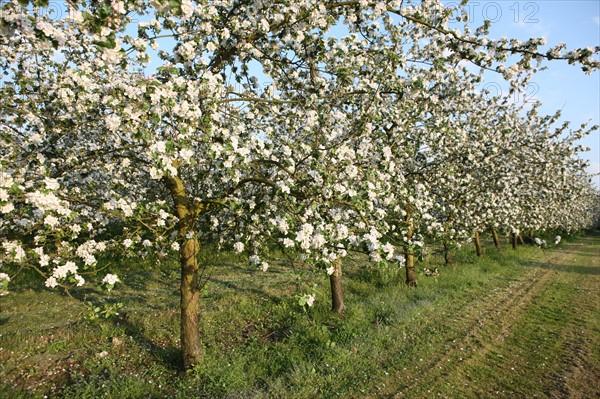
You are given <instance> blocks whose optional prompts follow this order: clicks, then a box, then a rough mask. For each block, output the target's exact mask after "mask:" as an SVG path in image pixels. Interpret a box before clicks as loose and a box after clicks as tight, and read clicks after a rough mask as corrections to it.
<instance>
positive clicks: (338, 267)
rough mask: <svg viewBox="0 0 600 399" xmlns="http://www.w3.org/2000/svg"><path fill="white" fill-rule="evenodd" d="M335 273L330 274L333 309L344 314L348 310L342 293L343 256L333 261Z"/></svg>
mask: <svg viewBox="0 0 600 399" xmlns="http://www.w3.org/2000/svg"><path fill="white" fill-rule="evenodd" d="M332 266H333V273H332V274H331V275H329V282H330V283H331V310H332V311H334V312H336V313H338V314H343V313H344V312H345V311H346V305H344V296H343V294H342V258H338V259H336V260H334V261H333V263H332Z"/></svg>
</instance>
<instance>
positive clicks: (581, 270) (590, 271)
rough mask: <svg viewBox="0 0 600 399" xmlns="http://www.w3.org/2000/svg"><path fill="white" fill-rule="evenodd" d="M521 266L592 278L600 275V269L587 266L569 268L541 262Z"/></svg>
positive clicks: (569, 266) (568, 266)
mask: <svg viewBox="0 0 600 399" xmlns="http://www.w3.org/2000/svg"><path fill="white" fill-rule="evenodd" d="M523 266H525V267H533V268H539V269H546V270H557V271H560V272H567V273H577V274H584V275H592V276H598V275H600V268H597V267H589V266H571V265H560V264H550V263H543V262H526V263H524V264H523Z"/></svg>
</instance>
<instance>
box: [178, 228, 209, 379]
mask: <svg viewBox="0 0 600 399" xmlns="http://www.w3.org/2000/svg"><path fill="white" fill-rule="evenodd" d="M199 249H200V245H199V243H198V239H197V238H195V237H192V238H191V239H188V240H185V242H184V244H183V248H182V249H181V251H180V254H181V258H180V262H181V287H180V288H181V350H182V355H183V367H184V368H185V369H189V368H191V367H193V366H195V365H197V364H200V363H202V360H203V355H204V354H203V350H202V343H201V342H200V328H199V312H200V292H199V291H198V269H199V265H198V252H199Z"/></svg>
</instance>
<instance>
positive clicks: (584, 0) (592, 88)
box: [445, 0, 600, 188]
mask: <svg viewBox="0 0 600 399" xmlns="http://www.w3.org/2000/svg"><path fill="white" fill-rule="evenodd" d="M445 4H446V5H451V4H453V3H452V2H450V1H448V2H445ZM454 4H456V2H455V3H454ZM469 7H470V8H469V11H470V14H471V18H472V22H473V24H474V25H480V24H481V23H482V22H483V20H484V19H489V20H490V21H491V22H492V24H491V28H490V37H492V38H499V37H502V36H505V37H514V38H517V39H521V40H525V39H528V38H530V37H545V38H546V39H547V46H553V45H556V44H558V43H560V42H565V43H566V44H567V45H568V48H569V49H572V48H577V47H588V46H592V47H593V46H600V2H598V1H596V0H589V1H588V0H543V1H539V0H538V1H514V0H506V1H498V0H496V1H484V0H478V1H471V2H469ZM457 27H458V26H457ZM547 46H545V48H547ZM545 65H546V66H547V67H548V69H547V70H545V71H542V72H540V73H539V74H538V75H537V76H536V77H535V78H534V79H533V82H532V85H531V86H530V87H529V88H528V91H527V93H528V94H530V95H533V98H535V99H538V100H540V101H541V103H542V104H543V105H542V107H541V111H542V112H544V113H547V114H550V113H554V111H556V110H557V109H561V110H562V118H561V123H562V121H567V120H568V121H571V125H572V126H573V127H575V128H576V127H578V126H579V125H580V124H581V123H584V122H586V121H588V120H591V124H592V125H593V124H600V115H599V114H600V72H595V73H593V74H592V75H585V74H584V73H583V72H582V71H581V69H580V68H579V67H577V66H573V65H568V64H567V63H566V62H564V61H552V62H546V63H545ZM490 79H491V80H490ZM500 80H501V78H500V77H498V81H500ZM491 81H492V82H493V77H489V78H488V81H487V82H488V83H489V82H491ZM515 100H516V101H523V98H517V99H515ZM582 144H583V145H585V146H588V147H590V149H591V150H590V152H588V153H586V154H583V155H582V157H584V158H586V159H589V160H590V162H591V165H590V172H593V173H600V132H598V131H596V132H594V133H593V134H592V135H590V136H589V137H587V138H586V139H585V140H583V141H582ZM594 183H595V184H596V186H597V187H598V188H600V176H597V177H595V178H594Z"/></svg>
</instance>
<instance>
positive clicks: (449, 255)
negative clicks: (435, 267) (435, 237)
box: [444, 241, 454, 266]
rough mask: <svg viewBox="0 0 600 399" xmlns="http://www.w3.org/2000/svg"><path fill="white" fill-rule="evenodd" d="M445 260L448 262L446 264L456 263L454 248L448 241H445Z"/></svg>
mask: <svg viewBox="0 0 600 399" xmlns="http://www.w3.org/2000/svg"><path fill="white" fill-rule="evenodd" d="M444 261H445V262H446V266H452V265H453V263H454V259H453V258H452V249H451V248H450V244H449V243H448V241H444Z"/></svg>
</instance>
